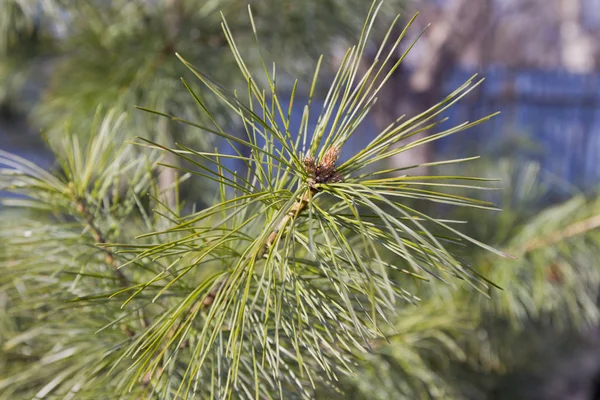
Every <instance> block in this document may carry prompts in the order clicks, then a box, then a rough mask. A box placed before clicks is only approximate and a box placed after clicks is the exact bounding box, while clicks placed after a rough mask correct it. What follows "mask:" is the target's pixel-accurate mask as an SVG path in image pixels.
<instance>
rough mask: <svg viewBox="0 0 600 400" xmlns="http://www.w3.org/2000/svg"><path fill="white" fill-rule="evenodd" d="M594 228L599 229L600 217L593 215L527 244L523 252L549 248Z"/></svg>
mask: <svg viewBox="0 0 600 400" xmlns="http://www.w3.org/2000/svg"><path fill="white" fill-rule="evenodd" d="M596 228H600V215H594V216H593V217H590V218H587V219H584V220H583V221H579V222H575V223H574V224H571V225H569V226H567V227H566V228H565V229H563V230H561V231H558V232H554V233H553V234H551V235H548V236H546V237H542V238H540V239H538V238H536V239H534V240H532V241H531V242H529V244H528V245H527V246H526V247H525V250H526V251H533V250H537V249H539V248H542V247H546V246H550V245H553V244H556V243H558V242H561V241H563V240H565V239H568V238H571V237H573V236H577V235H581V234H584V233H586V232H589V231H591V230H593V229H596Z"/></svg>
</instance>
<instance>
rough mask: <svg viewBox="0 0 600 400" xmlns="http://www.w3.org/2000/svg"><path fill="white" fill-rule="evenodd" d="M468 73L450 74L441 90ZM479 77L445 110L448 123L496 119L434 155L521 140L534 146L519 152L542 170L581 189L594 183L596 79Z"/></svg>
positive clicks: (599, 172) (599, 117) (598, 173)
mask: <svg viewBox="0 0 600 400" xmlns="http://www.w3.org/2000/svg"><path fill="white" fill-rule="evenodd" d="M472 74H473V73H472V71H466V70H459V71H456V72H454V73H453V74H451V76H450V78H449V79H448V80H447V81H446V85H445V90H446V91H447V92H448V93H449V92H450V91H451V90H453V89H454V88H456V87H457V86H459V85H460V84H462V83H463V82H464V81H465V80H467V79H468V78H469V77H470V76H471V75H472ZM482 75H484V76H485V78H486V80H485V81H484V82H483V84H482V85H481V87H480V88H479V89H478V90H477V91H476V92H475V93H472V94H470V95H469V96H467V98H465V99H464V100H463V101H461V102H460V103H458V104H456V105H455V106H454V107H452V108H451V109H450V110H448V113H447V116H448V117H449V118H450V121H449V123H452V124H456V123H460V122H463V121H465V120H470V121H473V120H475V119H477V118H480V117H483V116H485V115H488V114H490V113H492V112H495V111H501V112H502V114H501V115H500V116H498V117H496V118H495V119H492V120H491V121H489V122H486V123H485V124H482V125H479V126H477V127H475V128H473V130H474V131H475V132H471V133H465V134H459V135H457V136H454V137H450V138H448V139H445V140H443V141H441V142H440V143H439V144H438V145H437V146H436V150H438V151H440V152H442V153H444V152H452V153H457V152H460V151H461V149H465V148H469V146H468V144H473V146H475V147H477V148H478V150H481V149H485V150H490V151H495V150H496V149H498V148H500V147H502V146H503V143H506V142H513V143H514V142H515V140H514V139H516V138H518V139H522V138H523V137H527V138H528V139H530V140H531V141H532V143H533V144H534V145H538V147H537V149H535V150H534V151H531V150H522V152H523V153H525V154H526V156H527V157H529V158H534V159H537V160H538V161H539V162H540V163H541V165H542V167H543V168H544V169H545V170H547V171H549V172H551V173H553V174H554V175H556V176H557V177H559V178H562V179H564V180H566V181H568V182H571V183H573V184H576V185H578V186H581V187H594V186H597V185H598V184H600V74H594V75H575V74H569V73H566V72H560V71H539V70H525V71H511V70H507V69H504V68H490V69H489V70H487V71H485V72H484V73H483V74H482ZM465 142H466V143H465ZM465 144H467V146H465ZM463 151H464V150H463Z"/></svg>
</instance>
